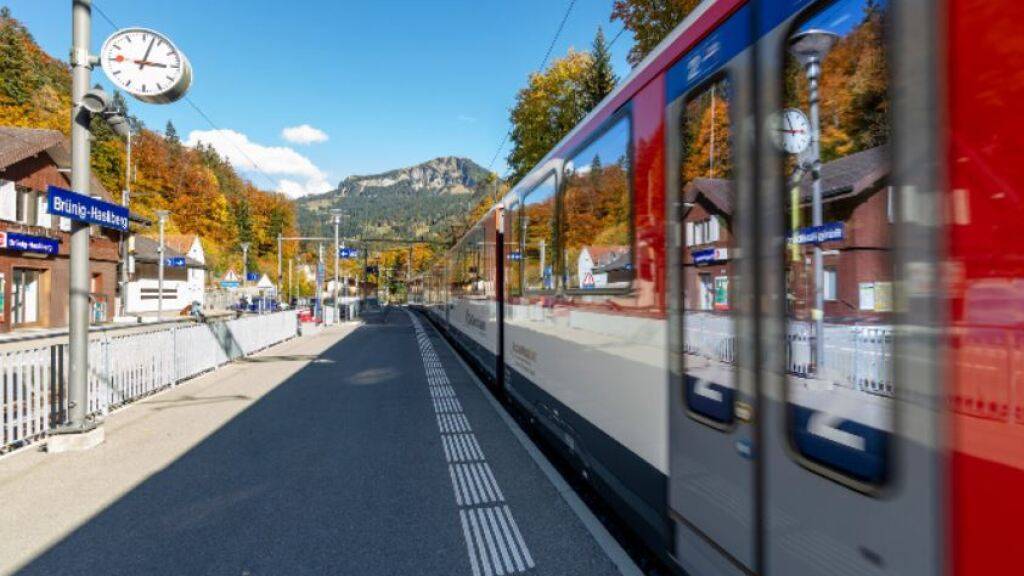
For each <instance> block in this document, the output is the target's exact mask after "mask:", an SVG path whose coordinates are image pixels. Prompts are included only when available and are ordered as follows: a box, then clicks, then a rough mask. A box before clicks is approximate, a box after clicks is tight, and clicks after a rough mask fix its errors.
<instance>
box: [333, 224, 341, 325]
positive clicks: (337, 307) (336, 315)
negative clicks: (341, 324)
mask: <svg viewBox="0 0 1024 576" xmlns="http://www.w3.org/2000/svg"><path fill="white" fill-rule="evenodd" d="M331 220H333V221H334V321H335V322H337V321H338V320H339V314H340V313H341V306H340V305H339V304H338V261H339V260H340V258H341V254H339V252H340V251H341V245H340V242H338V227H339V226H340V225H341V210H340V209H339V208H332V209H331Z"/></svg>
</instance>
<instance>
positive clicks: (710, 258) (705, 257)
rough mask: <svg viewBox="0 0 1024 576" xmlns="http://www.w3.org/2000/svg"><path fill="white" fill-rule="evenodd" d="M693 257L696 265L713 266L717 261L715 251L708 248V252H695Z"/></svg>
mask: <svg viewBox="0 0 1024 576" xmlns="http://www.w3.org/2000/svg"><path fill="white" fill-rule="evenodd" d="M691 254H692V255H693V263H694V264H711V263H712V262H714V261H715V249H714V248H708V249H706V250H694V251H693V252H691Z"/></svg>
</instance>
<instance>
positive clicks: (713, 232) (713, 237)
mask: <svg viewBox="0 0 1024 576" xmlns="http://www.w3.org/2000/svg"><path fill="white" fill-rule="evenodd" d="M708 223H709V225H710V226H709V228H710V229H709V234H708V236H709V238H708V241H710V242H718V227H719V222H718V216H712V217H711V220H709V221H708Z"/></svg>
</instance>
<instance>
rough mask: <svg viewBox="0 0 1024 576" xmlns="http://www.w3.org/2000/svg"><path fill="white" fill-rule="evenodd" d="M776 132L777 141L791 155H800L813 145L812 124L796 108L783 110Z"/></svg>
mask: <svg viewBox="0 0 1024 576" xmlns="http://www.w3.org/2000/svg"><path fill="white" fill-rule="evenodd" d="M775 130H776V141H777V142H778V143H779V144H780V145H781V147H782V149H783V150H785V151H786V152H788V153H790V154H800V153H801V152H803V151H804V150H807V147H808V146H810V145H811V123H810V122H808V121H807V116H805V115H804V113H803V112H801V111H800V110H797V109H796V108H787V109H785V110H783V112H782V115H781V116H780V117H779V120H778V126H776V127H775Z"/></svg>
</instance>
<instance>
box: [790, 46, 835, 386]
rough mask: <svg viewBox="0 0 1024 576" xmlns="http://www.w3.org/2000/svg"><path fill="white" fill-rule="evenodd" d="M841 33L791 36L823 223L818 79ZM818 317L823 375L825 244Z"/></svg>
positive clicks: (818, 274)
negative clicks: (802, 76) (804, 88)
mask: <svg viewBox="0 0 1024 576" xmlns="http://www.w3.org/2000/svg"><path fill="white" fill-rule="evenodd" d="M837 40H839V35H838V34H836V33H835V32H831V31H828V30H819V29H812V30H805V31H803V32H799V33H797V34H794V35H793V37H792V38H790V42H789V51H790V53H791V54H792V55H793V56H794V57H796V59H797V60H799V61H800V64H801V65H803V67H804V72H805V73H806V74H807V85H808V102H809V105H810V124H811V145H810V146H811V148H810V158H809V159H808V160H809V163H810V168H811V190H812V200H811V202H812V204H811V224H812V225H813V226H815V227H818V226H821V225H822V224H823V222H822V205H821V204H822V201H821V193H822V192H821V146H820V140H821V126H820V123H819V118H818V108H819V95H818V81H819V80H820V79H821V61H822V60H823V59H824V58H825V55H826V54H828V52H829V50H831V49H832V47H833V46H835V44H836V41H837ZM811 316H812V318H813V320H814V366H815V368H814V369H815V373H816V375H817V376H819V377H820V376H821V373H822V368H823V366H824V365H825V331H824V330H825V268H824V265H823V263H822V254H821V244H817V243H816V244H815V245H814V309H813V310H811Z"/></svg>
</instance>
